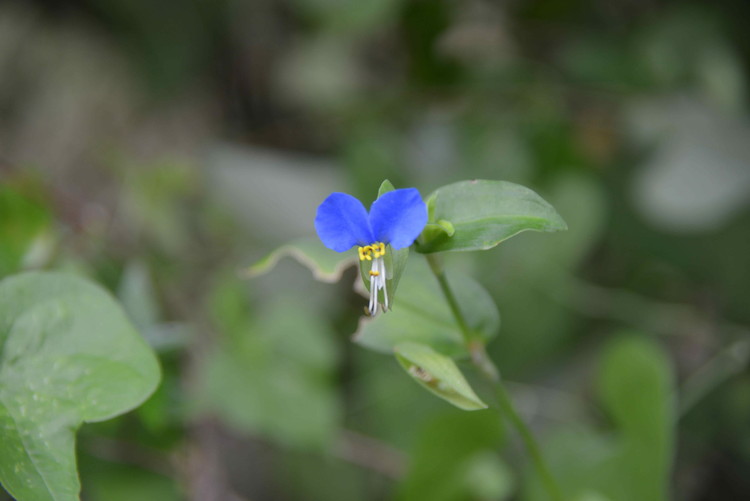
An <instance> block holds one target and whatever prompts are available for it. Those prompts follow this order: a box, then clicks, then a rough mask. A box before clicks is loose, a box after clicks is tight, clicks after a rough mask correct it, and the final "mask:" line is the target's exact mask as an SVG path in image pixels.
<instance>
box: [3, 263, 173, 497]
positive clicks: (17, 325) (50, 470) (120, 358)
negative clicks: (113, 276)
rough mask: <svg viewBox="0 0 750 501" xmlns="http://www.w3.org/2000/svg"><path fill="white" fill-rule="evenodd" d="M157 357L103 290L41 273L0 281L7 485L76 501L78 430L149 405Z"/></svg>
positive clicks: (16, 492)
mask: <svg viewBox="0 0 750 501" xmlns="http://www.w3.org/2000/svg"><path fill="white" fill-rule="evenodd" d="M158 382H159V365H158V363H157V360H156V357H155V356H154V354H153V352H152V351H151V350H150V349H149V348H148V346H147V345H146V343H145V342H144V341H143V339H141V337H140V336H139V334H138V333H137V332H136V331H135V330H134V328H133V327H132V326H131V324H130V322H129V321H128V319H127V318H126V316H125V314H124V313H123V311H122V309H121V308H120V306H118V304H117V303H116V302H115V301H114V300H113V299H112V298H111V297H110V295H109V294H107V292H106V291H104V290H103V289H101V288H100V287H98V286H96V285H94V284H92V283H90V282H88V281H86V280H84V279H81V278H78V277H75V276H70V275H65V274H61V273H49V272H44V273H42V272H35V273H25V274H21V275H16V276H13V277H9V278H7V279H5V280H3V281H2V282H0V481H1V482H2V484H3V486H4V487H5V488H6V489H7V490H8V492H10V493H11V495H13V496H14V497H16V498H17V499H22V500H24V501H48V500H52V501H68V500H70V501H73V500H77V499H78V492H79V490H80V484H79V481H78V475H77V471H76V461H75V431H76V429H77V428H78V427H79V426H80V425H81V423H83V422H93V421H103V420H106V419H110V418H112V417H114V416H116V415H118V414H122V413H123V412H126V411H128V410H130V409H133V408H134V407H137V406H138V405H140V404H141V403H142V402H143V401H144V400H145V399H146V398H147V397H148V396H149V395H150V394H151V393H152V392H153V391H154V389H155V388H156V386H157V384H158Z"/></svg>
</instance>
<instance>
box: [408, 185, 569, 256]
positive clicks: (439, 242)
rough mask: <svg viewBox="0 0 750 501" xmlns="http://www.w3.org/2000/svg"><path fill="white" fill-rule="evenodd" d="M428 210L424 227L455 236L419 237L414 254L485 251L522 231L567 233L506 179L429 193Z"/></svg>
mask: <svg viewBox="0 0 750 501" xmlns="http://www.w3.org/2000/svg"><path fill="white" fill-rule="evenodd" d="M427 208H428V211H429V223H433V224H437V225H439V226H441V227H443V228H446V227H450V228H452V229H453V230H454V232H453V234H452V235H451V236H449V231H442V232H434V231H430V232H429V233H428V234H423V238H420V240H418V241H417V250H418V251H419V252H424V253H428V252H440V251H471V250H486V249H490V248H492V247H494V246H496V245H497V244H499V243H500V242H502V241H503V240H506V239H508V238H510V237H512V236H514V235H516V234H518V233H520V232H522V231H528V230H534V231H547V232H549V231H562V230H565V229H567V225H566V224H565V221H563V219H562V218H561V217H560V215H559V214H558V213H557V212H556V211H555V209H554V208H553V207H552V206H551V205H550V204H549V203H547V202H546V201H544V199H542V197H540V196H539V195H537V194H536V193H535V192H533V191H532V190H530V189H529V188H526V187H524V186H521V185H518V184H514V183H509V182H507V181H486V180H473V181H460V182H458V183H454V184H449V185H447V186H443V187H442V188H438V189H437V190H435V191H434V192H433V193H432V194H431V195H430V197H429V198H428V200H427ZM440 221H443V222H442V224H441V223H439V222H440ZM448 225H450V226H448ZM430 228H435V227H434V226H430Z"/></svg>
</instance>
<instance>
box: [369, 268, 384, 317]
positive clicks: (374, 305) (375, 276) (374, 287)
mask: <svg viewBox="0 0 750 501" xmlns="http://www.w3.org/2000/svg"><path fill="white" fill-rule="evenodd" d="M385 281H386V275H385V261H384V260H383V258H382V257H376V258H374V259H373V260H372V268H371V272H370V307H369V311H370V316H372V317H374V316H375V315H377V313H378V292H380V290H381V289H382V290H383V300H384V304H383V311H385V310H387V309H388V292H387V290H386V287H385Z"/></svg>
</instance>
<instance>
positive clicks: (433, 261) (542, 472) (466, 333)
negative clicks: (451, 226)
mask: <svg viewBox="0 0 750 501" xmlns="http://www.w3.org/2000/svg"><path fill="white" fill-rule="evenodd" d="M425 257H426V258H427V262H428V263H429V265H430V269H431V270H432V273H433V274H434V275H435V278H436V279H437V281H438V284H440V289H441V290H442V291H443V295H444V296H445V300H446V301H447V302H448V306H449V307H450V310H451V313H453V316H454V318H455V319H456V323H457V324H458V327H459V329H460V330H461V334H462V335H463V338H464V343H465V344H466V347H467V349H468V350H469V354H470V355H471V362H472V363H473V364H474V366H475V367H476V368H477V369H478V370H479V372H481V374H482V375H483V376H484V377H485V378H486V379H487V380H488V381H489V382H490V383H492V385H493V387H494V389H495V394H496V396H497V399H498V402H499V404H500V410H501V413H502V414H504V415H505V416H506V418H507V419H508V420H510V422H511V423H512V424H513V426H514V427H515V428H516V431H517V432H518V434H519V435H520V436H521V440H522V441H523V443H524V446H525V447H526V450H527V451H528V453H529V456H531V461H532V462H533V463H534V467H535V468H536V470H537V473H538V474H539V477H540V478H541V480H542V484H543V485H544V488H545V489H546V490H547V494H548V495H549V497H550V499H552V500H554V501H563V499H564V498H563V495H562V492H561V491H560V487H559V486H558V485H557V481H556V480H555V478H554V477H553V476H552V473H551V472H550V470H549V468H548V467H547V463H546V462H545V460H544V456H543V455H542V450H541V448H540V447H539V444H538V443H537V441H536V439H535V438H534V434H533V433H532V432H531V429H530V428H529V427H528V426H527V425H526V423H525V422H524V421H523V419H522V418H521V416H520V415H519V414H518V412H517V411H516V408H515V407H514V405H513V401H512V400H511V399H510V395H509V394H508V391H507V390H506V389H505V385H504V384H503V381H502V378H501V377H500V371H498V369H497V367H496V366H495V364H494V363H493V362H492V360H491V359H490V357H489V356H487V351H486V350H485V349H484V342H483V341H482V339H480V338H479V337H478V336H477V335H476V333H474V332H473V331H472V330H471V329H470V328H469V325H468V324H467V323H466V319H465V318H464V315H463V313H462V312H461V308H460V306H459V304H458V301H457V300H456V296H455V295H454V294H453V290H452V289H451V287H450V284H449V283H448V279H447V278H446V277H445V272H444V271H443V266H442V262H441V261H440V258H439V257H437V256H436V255H434V254H426V255H425Z"/></svg>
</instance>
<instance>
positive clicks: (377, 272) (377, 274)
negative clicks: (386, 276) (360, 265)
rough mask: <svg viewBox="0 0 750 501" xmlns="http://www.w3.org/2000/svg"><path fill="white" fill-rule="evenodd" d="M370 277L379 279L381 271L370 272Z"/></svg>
mask: <svg viewBox="0 0 750 501" xmlns="http://www.w3.org/2000/svg"><path fill="white" fill-rule="evenodd" d="M370 276H371V277H378V276H380V272H379V271H375V270H370Z"/></svg>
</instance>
